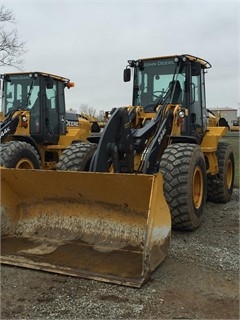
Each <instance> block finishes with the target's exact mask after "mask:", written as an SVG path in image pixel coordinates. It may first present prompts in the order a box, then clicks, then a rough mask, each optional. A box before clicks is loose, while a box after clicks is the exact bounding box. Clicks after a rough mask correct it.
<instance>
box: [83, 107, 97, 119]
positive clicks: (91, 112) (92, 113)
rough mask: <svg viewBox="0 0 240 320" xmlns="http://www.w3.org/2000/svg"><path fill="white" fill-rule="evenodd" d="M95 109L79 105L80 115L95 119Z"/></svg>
mask: <svg viewBox="0 0 240 320" xmlns="http://www.w3.org/2000/svg"><path fill="white" fill-rule="evenodd" d="M96 112H97V111H96V109H95V108H94V107H89V106H88V105H87V104H81V106H80V113H83V114H87V115H90V116H92V117H96Z"/></svg>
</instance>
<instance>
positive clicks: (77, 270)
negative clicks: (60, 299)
mask: <svg viewBox="0 0 240 320" xmlns="http://www.w3.org/2000/svg"><path fill="white" fill-rule="evenodd" d="M1 183H2V184H1V228H2V230H1V246H2V247H1V263H3V264H9V265H16V266H21V267H26V268H32V269H38V270H45V271H49V272H54V273H60V274H66V275H71V276H77V277H82V278H88V279H95V280H100V281H105V282H110V283H117V284H122V285H128V286H133V287H140V286H141V285H142V284H143V283H144V282H145V281H147V279H148V278H149V277H150V275H151V273H152V271H153V270H154V269H155V268H156V267H157V266H158V265H159V264H160V263H161V262H162V261H163V259H164V258H165V257H166V255H167V251H168V247H169V241H170V232H171V218H170V212H169V209H168V206H167V203H166V201H165V198H164V195H163V190H162V184H163V183H162V175H161V174H157V175H133V174H110V173H92V172H72V171H44V170H17V169H7V168H1Z"/></svg>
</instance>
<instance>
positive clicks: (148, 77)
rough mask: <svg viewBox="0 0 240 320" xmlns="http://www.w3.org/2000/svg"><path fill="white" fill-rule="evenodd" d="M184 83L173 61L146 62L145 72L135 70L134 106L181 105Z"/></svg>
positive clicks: (181, 74) (182, 71) (183, 74)
mask: <svg viewBox="0 0 240 320" xmlns="http://www.w3.org/2000/svg"><path fill="white" fill-rule="evenodd" d="M184 81H185V71H184V70H181V73H179V71H178V67H177V64H176V63H175V62H174V61H173V59H169V58H168V59H167V58H166V59H161V60H157V59H156V60H146V61H144V68H143V70H140V68H135V75H134V92H133V105H135V106H138V105H139V106H143V107H146V106H147V105H149V104H155V105H157V104H162V103H167V102H168V103H181V100H182V94H183V88H184Z"/></svg>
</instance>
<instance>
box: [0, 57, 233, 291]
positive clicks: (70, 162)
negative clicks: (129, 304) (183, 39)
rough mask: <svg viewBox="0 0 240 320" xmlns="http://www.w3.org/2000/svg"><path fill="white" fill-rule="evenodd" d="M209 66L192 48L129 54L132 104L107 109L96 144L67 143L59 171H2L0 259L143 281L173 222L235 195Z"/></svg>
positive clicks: (187, 225) (185, 225)
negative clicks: (210, 103) (211, 105)
mask: <svg viewBox="0 0 240 320" xmlns="http://www.w3.org/2000/svg"><path fill="white" fill-rule="evenodd" d="M210 66H211V65H210V64H209V63H208V62H207V61H205V60H203V59H200V58H197V57H194V56H192V55H188V54H187V55H177V56H167V57H160V58H150V59H141V60H131V61H129V65H128V66H127V68H126V69H125V71H124V81H129V80H130V77H131V70H133V71H134V72H133V101H132V105H131V106H129V107H124V108H116V109H114V110H112V112H111V115H110V116H109V119H108V122H107V123H106V125H105V127H104V129H103V132H102V135H101V137H100V140H99V142H98V144H95V143H89V142H86V141H85V142H79V143H76V144H74V145H71V146H69V147H68V148H66V149H65V150H64V152H63V154H62V156H61V157H60V160H59V162H58V164H57V170H56V171H46V170H16V169H7V168H2V170H1V179H2V218H1V219H2V232H1V234H2V251H1V262H2V263H5V264H13V265H17V266H22V267H27V268H33V269H40V270H45V271H50V272H57V273H62V274H68V275H72V276H79V277H83V278H88V279H96V280H101V281H106V282H111V283H118V284H123V285H128V286H134V287H140V286H141V285H142V284H143V283H145V282H146V281H147V280H148V279H149V278H150V276H151V273H152V272H153V271H154V270H155V269H156V268H157V267H158V266H159V265H160V263H161V262H162V261H163V260H164V259H165V257H166V256H167V252H168V248H169V243H170V238H171V228H172V227H173V228H177V229H182V230H194V229H196V228H197V227H198V226H199V225H200V223H201V221H202V218H203V214H204V206H205V201H206V199H207V198H208V199H209V200H211V201H216V202H226V201H229V200H230V198H231V194H232V189H233V179H234V156H233V152H232V149H231V147H230V146H229V145H227V144H223V143H221V142H219V139H220V138H221V136H222V135H223V134H224V133H225V132H226V131H227V129H226V128H225V127H219V126H217V124H216V118H215V117H214V116H213V115H212V114H211V113H209V112H208V110H207V108H206V101H205V85H204V84H205V79H204V77H205V72H206V69H207V68H209V67H210ZM33 181H34V182H36V185H34V182H33Z"/></svg>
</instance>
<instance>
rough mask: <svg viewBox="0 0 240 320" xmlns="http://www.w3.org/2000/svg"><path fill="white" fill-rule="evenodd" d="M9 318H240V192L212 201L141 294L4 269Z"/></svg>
mask: <svg viewBox="0 0 240 320" xmlns="http://www.w3.org/2000/svg"><path fill="white" fill-rule="evenodd" d="M1 319H239V190H238V189H235V190H234V195H233V199H232V201H231V202H229V203H227V204H212V203H207V207H206V211H205V219H204V221H203V223H202V225H201V227H200V228H199V229H198V230H196V231H194V232H188V233H186V232H173V234H172V241H171V248H170V251H169V255H168V257H167V259H166V260H165V261H164V263H163V264H161V266H160V267H159V268H158V269H157V270H156V271H155V272H154V273H153V275H152V278H151V279H150V281H149V282H148V283H146V284H145V285H144V286H143V287H142V288H141V289H134V288H129V287H123V286H118V285H111V284H107V283H102V282H97V281H93V280H84V279H79V278H72V277H68V276H61V275H55V274H49V273H46V272H41V271H34V270H27V269H21V268H17V267H9V266H2V268H1Z"/></svg>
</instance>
